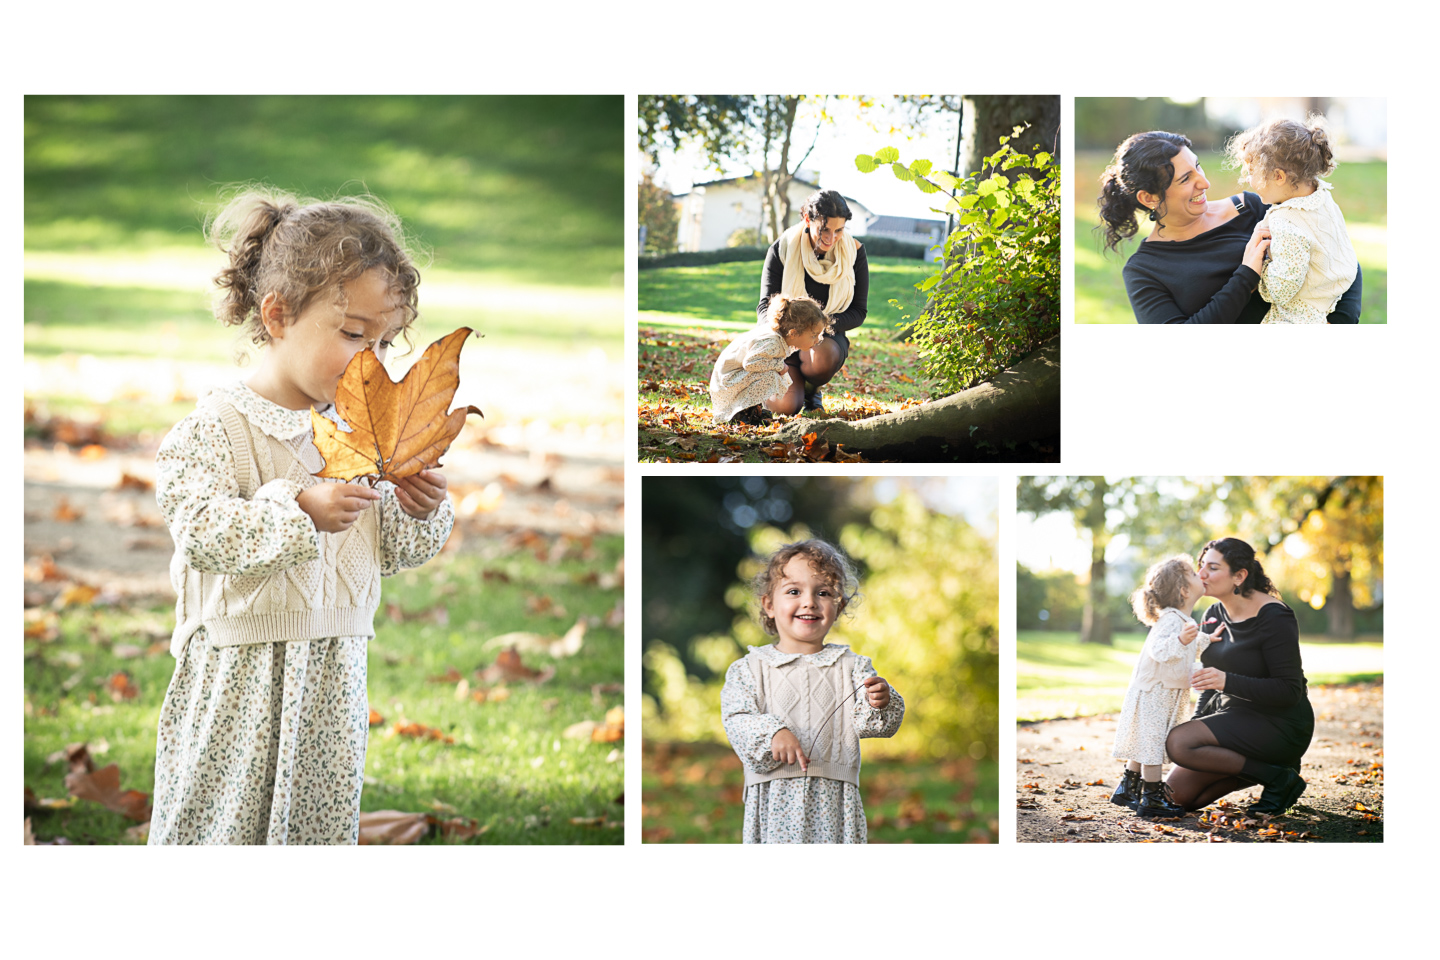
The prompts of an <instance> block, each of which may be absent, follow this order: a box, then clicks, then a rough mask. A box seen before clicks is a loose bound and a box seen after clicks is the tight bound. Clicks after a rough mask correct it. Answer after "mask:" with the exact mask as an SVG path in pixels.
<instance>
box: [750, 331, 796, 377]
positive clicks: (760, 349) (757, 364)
mask: <svg viewBox="0 0 1440 960" xmlns="http://www.w3.org/2000/svg"><path fill="white" fill-rule="evenodd" d="M789 352H790V351H789V348H788V347H787V346H786V344H785V341H784V340H783V339H781V338H780V337H778V336H774V337H758V338H756V339H755V340H753V341H751V343H750V346H749V347H748V348H747V349H746V350H745V359H744V360H743V361H742V363H743V365H744V367H745V369H746V370H752V371H760V370H768V371H770V372H771V373H781V372H782V371H784V369H785V357H786V355H787V354H788V353H789Z"/></svg>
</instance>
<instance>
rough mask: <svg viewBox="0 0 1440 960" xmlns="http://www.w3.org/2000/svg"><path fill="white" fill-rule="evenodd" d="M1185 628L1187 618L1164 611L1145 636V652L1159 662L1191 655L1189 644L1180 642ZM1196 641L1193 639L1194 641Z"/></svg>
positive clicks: (1168, 661)
mask: <svg viewBox="0 0 1440 960" xmlns="http://www.w3.org/2000/svg"><path fill="white" fill-rule="evenodd" d="M1183 629H1185V619H1184V618H1183V617H1181V616H1180V615H1179V614H1177V613H1164V614H1162V615H1161V616H1160V620H1159V622H1158V623H1156V624H1155V626H1153V627H1151V628H1150V635H1149V636H1148V637H1146V638H1145V653H1146V655H1148V656H1149V657H1150V659H1151V660H1154V661H1155V662H1157V663H1174V662H1175V661H1177V660H1184V659H1186V658H1187V657H1188V656H1189V655H1190V648H1189V646H1188V645H1187V644H1183V643H1181V642H1180V631H1181V630H1183ZM1193 642H1194V641H1191V643H1193Z"/></svg>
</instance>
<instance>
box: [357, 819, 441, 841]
mask: <svg viewBox="0 0 1440 960" xmlns="http://www.w3.org/2000/svg"><path fill="white" fill-rule="evenodd" d="M429 829H430V817H429V816H428V815H427V814H423V813H401V812H400V811H399V810H375V811H372V812H369V813H361V814H360V844H361V846H380V845H385V846H400V845H403V844H409V843H416V842H418V841H419V840H420V838H421V837H423V836H425V833H426V832H427V831H428V830H429Z"/></svg>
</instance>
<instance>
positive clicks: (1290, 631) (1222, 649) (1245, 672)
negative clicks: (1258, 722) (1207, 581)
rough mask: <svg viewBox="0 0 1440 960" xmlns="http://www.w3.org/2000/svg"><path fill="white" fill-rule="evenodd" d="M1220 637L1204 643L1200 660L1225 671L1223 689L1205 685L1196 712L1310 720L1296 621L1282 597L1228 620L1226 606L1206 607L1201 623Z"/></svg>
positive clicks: (1311, 717)
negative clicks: (1224, 626) (1236, 619)
mask: <svg viewBox="0 0 1440 960" xmlns="http://www.w3.org/2000/svg"><path fill="white" fill-rule="evenodd" d="M1222 623H1226V624H1229V626H1228V627H1227V629H1226V631H1225V633H1224V634H1222V635H1221V639H1220V640H1217V641H1216V642H1214V643H1212V644H1210V646H1208V647H1206V648H1205V652H1204V653H1202V654H1201V655H1200V663H1201V664H1202V665H1204V666H1207V667H1214V668H1215V669H1217V670H1222V671H1224V673H1225V689H1224V690H1206V691H1205V692H1204V693H1202V694H1201V695H1200V702H1199V704H1198V705H1197V706H1196V709H1195V715H1196V716H1197V717H1200V716H1206V715H1208V714H1211V713H1216V712H1220V711H1225V710H1230V709H1234V708H1240V709H1245V710H1254V711H1257V712H1259V713H1264V714H1268V715H1270V716H1273V717H1279V718H1283V719H1286V720H1293V721H1296V722H1300V723H1307V722H1313V719H1314V712H1313V711H1312V710H1311V707H1310V700H1309V697H1308V690H1307V686H1306V683H1305V672H1304V670H1303V669H1302V668H1301V664H1300V627H1299V624H1298V623H1297V622H1296V620H1295V612H1294V611H1293V610H1291V609H1290V608H1289V607H1287V606H1285V604H1283V603H1267V604H1266V605H1265V606H1263V607H1261V608H1260V609H1259V610H1258V611H1257V612H1256V614H1255V616H1253V617H1251V618H1250V619H1248V620H1241V621H1240V622H1238V623H1232V622H1231V621H1230V619H1229V617H1228V616H1227V615H1226V613H1225V606H1224V604H1221V603H1216V604H1213V605H1211V606H1210V608H1209V609H1207V610H1206V611H1205V615H1204V623H1203V624H1202V626H1201V629H1202V630H1204V631H1205V632H1206V633H1214V632H1215V631H1216V630H1217V629H1219V626H1220V624H1222Z"/></svg>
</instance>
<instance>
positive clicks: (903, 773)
mask: <svg viewBox="0 0 1440 960" xmlns="http://www.w3.org/2000/svg"><path fill="white" fill-rule="evenodd" d="M644 749H645V754H644V772H643V775H642V785H643V786H642V788H643V790H644V816H643V826H642V836H643V839H644V841H645V842H647V843H739V842H740V838H741V829H742V827H743V825H744V820H745V775H744V771H743V769H742V768H741V766H740V758H739V757H737V756H735V753H734V751H732V750H731V749H730V748H729V747H728V746H719V745H716V744H654V743H650V742H648V741H647V742H646V744H645V748H644ZM861 749H862V750H863V749H864V744H863V742H862V744H861ZM998 771H999V768H998V765H997V764H995V763H993V762H988V761H987V762H981V763H973V762H971V761H969V760H965V761H952V762H949V763H937V762H933V761H925V762H917V761H911V760H901V759H877V760H871V759H866V760H865V762H864V766H863V768H862V769H861V771H860V791H861V795H862V796H863V798H864V802H865V815H866V820H867V821H868V826H869V829H868V834H869V840H870V842H871V843H995V842H997V840H998V832H999V823H998V820H999V812H1000V801H999V772H998Z"/></svg>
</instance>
